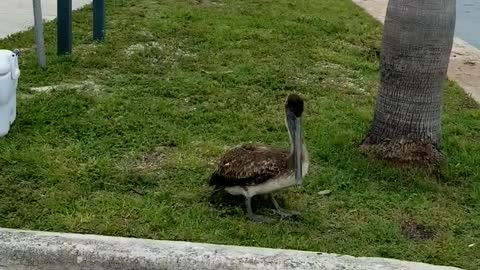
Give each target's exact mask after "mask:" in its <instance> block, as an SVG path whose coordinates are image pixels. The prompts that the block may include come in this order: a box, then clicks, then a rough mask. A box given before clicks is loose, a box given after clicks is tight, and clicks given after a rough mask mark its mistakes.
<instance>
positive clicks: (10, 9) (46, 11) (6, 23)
mask: <svg viewBox="0 0 480 270" xmlns="http://www.w3.org/2000/svg"><path fill="white" fill-rule="evenodd" d="M41 1H42V13H43V18H44V19H45V20H52V19H55V17H56V14H57V0H41ZM90 2H91V0H73V1H72V3H73V8H74V9H77V8H79V7H82V6H84V5H86V4H88V3H90ZM32 3H33V2H32V0H0V38H4V37H6V36H8V35H10V34H13V33H15V32H18V31H22V30H25V29H28V28H29V27H31V26H33V8H32V5H33V4H32Z"/></svg>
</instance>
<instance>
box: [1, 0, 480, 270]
mask: <svg viewBox="0 0 480 270" xmlns="http://www.w3.org/2000/svg"><path fill="white" fill-rule="evenodd" d="M107 10H108V23H107V27H108V29H107V30H108V32H107V42H106V43H104V44H91V42H90V40H91V30H90V28H91V9H90V8H85V9H83V10H80V11H79V12H76V13H75V15H74V24H73V29H74V54H73V56H72V57H70V58H57V57H56V56H55V24H54V23H48V24H47V25H46V29H45V30H46V43H47V46H48V68H46V69H45V70H39V69H37V67H36V64H35V54H34V51H33V50H32V49H31V48H32V45H33V43H32V42H33V32H32V31H27V32H24V33H20V34H16V35H14V36H11V37H9V38H8V39H5V40H0V47H2V48H15V47H19V48H21V49H22V53H23V54H22V60H21V69H22V76H21V81H20V85H19V96H18V112H19V115H18V119H17V121H16V123H15V125H14V127H13V129H12V130H11V133H10V134H9V135H8V137H6V138H3V139H0V155H1V156H0V166H1V171H0V194H1V197H0V226H3V227H9V228H22V229H35V230H46V231H63V232H77V233H96V234H104V235H119V236H132V237H146V238H154V239H170V240H188V241H200V242H210V243H223V244H235V245H253V246H262V247H274V248H290V249H302V250H314V251H321V252H335V253H342V254H351V255H357V256H382V257H391V258H398V259H406V260H415V261H423V262H427V263H434V264H445V265H453V266H459V267H463V268H466V269H472V270H473V269H478V266H479V265H480V257H479V256H478V254H480V229H479V228H480V169H479V167H478V166H479V164H480V143H479V138H480V125H479V121H480V110H479V107H478V105H476V104H475V103H474V102H473V101H472V100H471V99H469V98H467V97H466V96H465V95H464V94H463V93H462V91H461V89H459V88H458V87H457V86H455V85H454V84H453V83H449V85H448V87H447V89H446V95H445V108H444V116H443V146H444V150H445V152H446V153H447V154H448V156H449V158H450V160H449V166H448V168H445V170H444V171H443V173H442V176H441V177H438V178H431V177H427V176H425V175H423V174H422V173H421V172H401V171H399V170H397V169H395V168H391V167H388V166H384V165H382V164H379V163H377V162H371V161H368V160H366V159H365V158H364V157H363V156H362V155H361V154H360V153H359V152H358V151H357V147H356V145H357V144H358V143H359V142H360V141H361V139H362V138H363V136H364V135H365V133H366V131H367V128H368V126H369V123H370V121H371V119H372V112H373V106H374V102H375V95H376V90H377V85H378V56H379V47H380V38H381V31H382V29H381V26H380V25H379V24H378V23H376V22H375V21H374V20H373V19H371V18H370V17H368V16H367V15H366V14H365V13H364V12H362V11H361V10H360V9H359V8H357V7H356V6H354V5H353V4H352V3H351V2H350V1H348V0H323V1H306V0H305V1H302V0H299V1H285V0H277V1H272V0H264V1H258V0H257V1H253V0H240V1H239V0H221V1H213V0H212V1H200V2H196V1H186V0H177V1H170V0H165V1H157V0H121V1H120V0H118V1H108V4H107ZM45 86H53V89H52V88H44V87H45ZM38 87H41V88H38ZM42 87H43V88H42ZM32 88H33V89H32ZM39 89H40V90H39ZM291 92H298V93H301V94H302V95H303V96H304V97H305V98H306V113H305V120H304V131H305V136H306V139H307V143H308V147H309V149H310V152H311V156H312V159H313V160H312V162H313V166H312V168H311V173H310V175H309V176H308V177H307V178H306V179H305V188H304V189H303V190H299V189H291V190H288V191H286V192H283V193H282V195H281V197H282V202H283V204H284V205H285V207H286V208H290V209H295V210H300V211H301V212H302V213H303V219H302V220H300V221H286V220H284V221H279V222H278V223H276V224H274V225H262V224H255V223H252V222H250V221H249V220H248V219H246V218H245V216H244V214H243V204H242V203H241V202H242V200H240V203H239V204H237V205H235V204H233V205H232V204H228V205H223V206H218V205H212V204H210V202H209V198H208V187H207V182H208V178H209V176H210V174H211V172H212V170H213V169H214V164H215V161H216V160H217V159H218V158H219V157H220V156H221V154H222V153H223V151H224V150H225V149H227V148H229V147H232V146H235V145H237V144H239V143H242V142H248V141H255V142H262V143H268V144H273V145H277V146H283V147H287V144H288V138H287V134H286V131H285V127H284V122H283V101H284V98H285V96H286V95H287V94H288V93H291ZM325 189H330V190H332V193H331V194H330V195H328V196H321V195H319V194H318V192H319V191H322V190H325ZM260 211H261V209H260ZM471 244H475V245H474V246H471ZM469 246H471V247H469Z"/></svg>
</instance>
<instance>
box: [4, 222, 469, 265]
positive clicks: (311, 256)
mask: <svg viewBox="0 0 480 270" xmlns="http://www.w3.org/2000/svg"><path fill="white" fill-rule="evenodd" d="M0 269H2V270H7V269H8V270H47V269H48V270H57V269H58V270H59V269H69V270H80V269H90V270H106V269H115V270H119V269H135V270H150V269H151V270H153V269H156V270H158V269H161V270H180V269H181V270H188V269H192V270H193V269H195V270H206V269H215V270H220V269H221V270H230V269H232V270H233V269H235V270H239V269H264V270H269V269H272V270H273V269H277V270H283V269H285V270H287V269H315V270H339V269H342V270H461V269H459V268H454V267H445V266H434V265H429V264H423V263H414V262H405V261H399V260H393V259H382V258H356V257H352V256H342V255H336V254H325V253H316V252H303V251H294V250H280V249H266V248H254V247H237V246H224V245H212V244H197V243H189V242H173V241H155V240H145V239H132V238H121V237H108V236H97V235H79V234H66V233H47V232H34V231H21V230H10V229H0Z"/></svg>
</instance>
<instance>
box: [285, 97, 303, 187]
mask: <svg viewBox="0 0 480 270" xmlns="http://www.w3.org/2000/svg"><path fill="white" fill-rule="evenodd" d="M302 113H303V98H301V97H300V96H299V95H297V94H290V95H288V97H287V100H286V102H285V114H286V122H287V128H288V132H289V135H290V138H291V141H292V144H293V158H294V164H295V165H294V166H295V167H294V168H295V182H296V184H297V185H301V184H302V128H301V118H302Z"/></svg>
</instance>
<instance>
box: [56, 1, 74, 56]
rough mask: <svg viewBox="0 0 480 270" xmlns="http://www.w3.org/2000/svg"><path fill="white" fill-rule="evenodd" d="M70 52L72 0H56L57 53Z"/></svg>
mask: <svg viewBox="0 0 480 270" xmlns="http://www.w3.org/2000/svg"><path fill="white" fill-rule="evenodd" d="M71 53H72V0H57V54H58V55H65V54H71Z"/></svg>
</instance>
